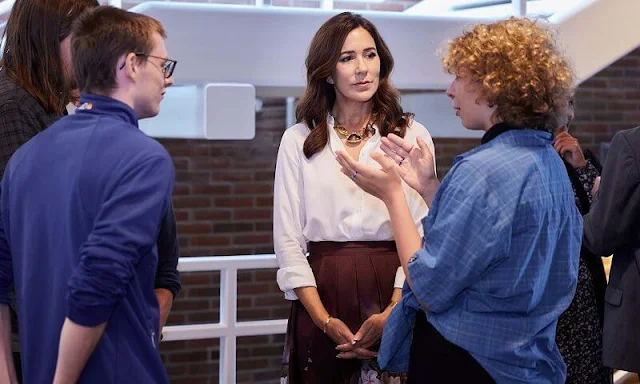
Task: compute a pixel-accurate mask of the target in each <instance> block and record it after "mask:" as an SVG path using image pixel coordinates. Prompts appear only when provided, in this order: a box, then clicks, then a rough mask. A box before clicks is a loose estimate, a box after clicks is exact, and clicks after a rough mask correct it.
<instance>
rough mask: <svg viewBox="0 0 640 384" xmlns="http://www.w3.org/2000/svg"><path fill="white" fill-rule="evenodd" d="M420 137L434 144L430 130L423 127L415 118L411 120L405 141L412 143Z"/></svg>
mask: <svg viewBox="0 0 640 384" xmlns="http://www.w3.org/2000/svg"><path fill="white" fill-rule="evenodd" d="M417 137H419V138H421V139H422V140H424V141H426V142H427V143H429V142H432V141H433V140H432V139H431V134H430V133H429V130H428V129H427V128H426V127H425V126H424V125H422V124H421V123H420V122H418V121H416V120H415V118H413V117H412V118H411V121H410V123H409V126H408V127H407V131H406V133H405V139H406V140H410V141H415V140H416V138H417Z"/></svg>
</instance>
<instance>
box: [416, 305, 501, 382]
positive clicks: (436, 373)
mask: <svg viewBox="0 0 640 384" xmlns="http://www.w3.org/2000/svg"><path fill="white" fill-rule="evenodd" d="M430 383H433V384H440V383H460V384H468V383H474V384H495V380H493V379H492V378H491V376H489V374H488V373H487V371H485V370H484V368H482V366H481V365H480V364H479V363H478V362H477V361H476V360H475V359H474V358H473V356H471V355H470V354H469V352H467V351H465V350H464V349H462V348H460V347H458V346H457V345H455V344H453V343H451V342H449V341H447V340H446V339H445V338H444V337H442V335H441V334H440V332H438V331H437V330H436V329H435V328H434V327H433V326H432V325H431V324H430V323H429V322H428V321H427V317H426V316H425V314H424V312H422V311H420V312H418V315H417V317H416V323H415V327H414V329H413V344H411V355H410V357H409V380H408V381H407V384H430Z"/></svg>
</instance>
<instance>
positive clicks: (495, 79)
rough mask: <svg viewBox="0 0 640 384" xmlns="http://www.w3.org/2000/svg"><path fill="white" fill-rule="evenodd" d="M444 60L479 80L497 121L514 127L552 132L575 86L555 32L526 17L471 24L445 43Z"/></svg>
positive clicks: (451, 69)
mask: <svg viewBox="0 0 640 384" xmlns="http://www.w3.org/2000/svg"><path fill="white" fill-rule="evenodd" d="M442 63H443V66H444V69H445V71H447V72H449V73H451V74H454V75H456V76H460V77H465V78H466V77H469V78H470V80H471V81H473V82H475V83H477V84H479V85H480V89H481V95H482V97H483V99H484V100H485V101H486V102H487V103H488V104H489V105H495V106H496V111H495V114H494V116H493V118H494V120H495V122H504V123H508V124H512V125H515V126H518V127H529V128H535V129H543V130H547V131H551V132H552V131H554V130H555V129H556V128H557V127H558V118H559V117H560V116H558V115H559V114H560V113H561V111H563V110H564V109H565V108H566V106H567V103H568V101H569V99H570V97H571V94H572V91H573V86H574V79H575V76H574V73H573V70H572V68H571V66H570V65H569V62H568V60H567V59H566V58H565V57H564V55H563V54H562V53H561V52H560V50H559V49H558V47H557V46H556V43H555V37H554V33H553V31H551V30H550V29H549V28H543V27H542V26H540V25H539V24H538V23H536V22H535V21H532V20H529V19H525V18H514V17H512V18H510V19H508V20H503V21H499V22H496V23H492V24H479V25H477V26H475V27H473V29H471V30H468V31H466V32H465V33H464V34H463V35H462V36H459V37H457V38H455V39H454V40H452V41H451V42H449V45H448V50H447V52H446V54H445V56H444V57H443V60H442Z"/></svg>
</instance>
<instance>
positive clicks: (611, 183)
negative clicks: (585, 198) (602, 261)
mask: <svg viewBox="0 0 640 384" xmlns="http://www.w3.org/2000/svg"><path fill="white" fill-rule="evenodd" d="M638 133H640V131H638ZM639 214H640V172H639V171H638V163H637V158H636V154H635V153H634V146H633V145H631V143H630V142H629V138H628V137H627V136H626V135H625V132H621V133H618V134H616V135H615V136H614V137H613V139H612V140H611V147H610V149H609V154H608V156H607V159H606V162H605V164H604V168H603V170H602V177H601V180H600V188H599V190H598V192H597V193H596V196H595V197H594V200H593V203H592V205H591V210H590V211H589V213H588V214H587V215H585V217H584V245H585V246H586V247H587V248H589V250H591V251H592V252H593V253H595V254H596V255H599V256H609V255H611V254H613V253H614V252H615V251H616V250H617V249H619V248H621V247H623V246H625V245H626V243H627V242H628V241H629V239H630V236H631V233H632V231H634V230H636V226H637V225H638V217H639V216H638V215H639Z"/></svg>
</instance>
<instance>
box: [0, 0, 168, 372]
mask: <svg viewBox="0 0 640 384" xmlns="http://www.w3.org/2000/svg"><path fill="white" fill-rule="evenodd" d="M98 5H99V4H98V1H96V0H56V1H45V0H21V1H18V2H16V3H15V4H14V5H13V8H12V10H11V14H10V15H9V19H8V21H7V25H6V27H5V30H4V37H5V39H6V42H5V44H4V46H3V54H2V60H1V61H0V178H2V175H3V174H4V171H5V168H6V165H7V162H8V161H9V159H10V158H11V156H12V155H13V154H14V152H15V151H16V150H17V149H18V148H19V147H20V146H22V145H23V144H24V143H26V142H27V141H29V140H30V139H31V138H32V137H34V136H35V135H36V134H38V133H39V132H42V131H43V130H45V129H46V128H47V127H48V126H49V125H50V124H52V123H53V122H55V121H57V120H58V119H59V118H61V117H62V116H64V115H66V114H67V110H66V108H65V107H66V106H67V105H68V104H69V103H75V102H77V99H78V90H77V87H78V86H77V83H76V80H75V76H74V74H73V63H72V61H73V60H72V57H71V24H72V23H73V21H74V20H76V19H77V18H78V16H79V15H80V14H82V13H83V12H85V11H86V10H88V9H91V8H94V7H97V6H98ZM44 58H47V59H46V60H45V59H44ZM158 256H159V261H158V269H157V272H156V283H155V288H156V291H155V292H156V296H157V298H158V302H159V303H160V313H161V315H160V318H161V328H162V326H163V325H164V323H165V321H166V319H167V316H168V314H169V312H170V310H171V305H172V302H173V299H174V298H175V296H176V295H177V294H178V293H179V291H180V288H181V284H180V274H179V272H178V270H177V264H178V258H179V256H180V252H179V247H178V240H177V230H176V220H175V215H174V210H173V206H171V207H170V209H169V210H168V211H167V214H166V216H165V217H164V218H163V220H162V223H161V224H160V227H159V231H158ZM14 305H15V303H13V304H12V306H14ZM11 319H12V324H13V327H14V329H13V333H12V338H13V341H14V342H13V349H14V351H15V352H14V360H15V363H16V377H17V379H18V380H20V379H21V376H22V374H21V366H20V353H19V345H18V330H17V328H16V327H17V324H18V323H17V318H16V316H15V311H14V310H13V309H12V310H11Z"/></svg>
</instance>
